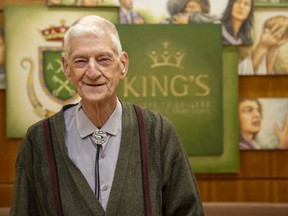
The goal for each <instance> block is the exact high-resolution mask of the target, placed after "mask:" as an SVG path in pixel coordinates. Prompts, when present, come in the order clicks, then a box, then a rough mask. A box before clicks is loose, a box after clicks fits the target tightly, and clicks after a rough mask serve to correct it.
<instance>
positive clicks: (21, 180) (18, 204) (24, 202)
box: [10, 138, 40, 216]
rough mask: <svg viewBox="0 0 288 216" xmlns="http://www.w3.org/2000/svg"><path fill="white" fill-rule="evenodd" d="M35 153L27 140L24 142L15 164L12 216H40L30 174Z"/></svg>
mask: <svg viewBox="0 0 288 216" xmlns="http://www.w3.org/2000/svg"><path fill="white" fill-rule="evenodd" d="M32 161H33V151H32V150H31V143H30V142H29V141H28V139H27V138H24V140H23V141H22V143H21V145H20V148H19V151H18V154H17V159H16V164H15V169H16V175H15V182H14V192H13V200H12V206H11V210H10V216H14V215H17V216H19V215H31V216H33V215H40V214H39V212H38V210H37V209H38V208H37V201H36V195H35V187H34V185H33V184H32V182H33V179H32V176H31V175H29V172H30V170H31V168H32Z"/></svg>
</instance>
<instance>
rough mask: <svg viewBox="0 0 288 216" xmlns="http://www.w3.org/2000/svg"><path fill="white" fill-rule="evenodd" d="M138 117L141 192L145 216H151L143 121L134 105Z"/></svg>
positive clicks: (140, 113) (140, 112) (140, 111)
mask: <svg viewBox="0 0 288 216" xmlns="http://www.w3.org/2000/svg"><path fill="white" fill-rule="evenodd" d="M134 109H135V111H136V114H137V117H138V125H139V134H140V145H141V162H142V179H143V192H144V206H145V215H146V216H151V215H152V208H151V199H150V189H149V173H148V160H147V142H146V133H145V127H144V120H143V115H142V110H141V108H140V107H139V106H137V105H134Z"/></svg>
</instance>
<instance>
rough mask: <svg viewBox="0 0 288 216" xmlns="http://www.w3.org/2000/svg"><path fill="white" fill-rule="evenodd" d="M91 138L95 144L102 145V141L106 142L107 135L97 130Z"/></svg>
mask: <svg viewBox="0 0 288 216" xmlns="http://www.w3.org/2000/svg"><path fill="white" fill-rule="evenodd" d="M91 139H92V140H93V142H94V143H95V144H97V145H103V144H104V143H106V142H107V139H108V136H107V134H106V132H104V131H101V130H98V131H95V132H94V133H93V135H92V137H91Z"/></svg>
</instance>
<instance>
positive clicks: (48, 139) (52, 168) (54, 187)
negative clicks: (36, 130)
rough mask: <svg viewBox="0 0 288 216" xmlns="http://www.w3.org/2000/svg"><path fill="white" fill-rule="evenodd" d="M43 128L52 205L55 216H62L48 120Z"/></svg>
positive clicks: (44, 122)
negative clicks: (52, 199) (54, 209)
mask: <svg viewBox="0 0 288 216" xmlns="http://www.w3.org/2000/svg"><path fill="white" fill-rule="evenodd" d="M43 127H44V136H45V141H46V149H47V156H48V163H49V170H50V176H51V183H52V191H53V198H54V204H55V208H56V212H57V216H62V215H63V213H62V207H61V202H60V193H59V186H58V176H57V169H56V165H55V155H54V149H53V145H52V140H51V132H50V125H49V120H48V119H46V120H45V121H43Z"/></svg>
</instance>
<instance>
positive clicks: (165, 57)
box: [147, 42, 185, 68]
mask: <svg viewBox="0 0 288 216" xmlns="http://www.w3.org/2000/svg"><path fill="white" fill-rule="evenodd" d="M162 45H163V47H164V50H163V52H161V53H158V52H157V51H155V50H152V51H151V52H149V53H148V54H147V55H148V56H149V57H150V58H151V59H152V64H151V65H150V67H151V68H156V67H163V66H169V67H176V68H182V66H181V63H182V60H183V57H184V56H185V52H181V51H176V52H174V53H170V52H169V50H168V46H169V45H170V44H169V43H168V42H163V44H162Z"/></svg>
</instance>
